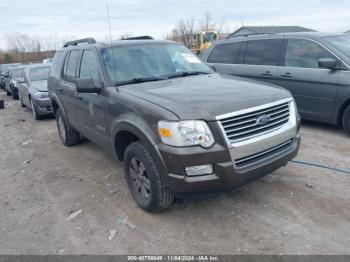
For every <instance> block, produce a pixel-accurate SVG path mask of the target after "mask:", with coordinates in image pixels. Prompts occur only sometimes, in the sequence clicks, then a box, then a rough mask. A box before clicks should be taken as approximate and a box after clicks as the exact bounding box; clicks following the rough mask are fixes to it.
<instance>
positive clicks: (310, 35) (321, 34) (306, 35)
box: [213, 32, 342, 46]
mask: <svg viewBox="0 0 350 262" xmlns="http://www.w3.org/2000/svg"><path fill="white" fill-rule="evenodd" d="M339 35H342V34H334V33H325V32H294V33H280V34H256V35H250V36H249V37H247V36H236V37H231V38H226V39H222V40H218V41H215V42H214V43H213V46H215V45H219V44H224V43H232V42H240V41H247V40H260V39H283V38H288V37H295V38H306V39H313V40H316V41H317V40H319V39H320V38H325V37H332V36H339Z"/></svg>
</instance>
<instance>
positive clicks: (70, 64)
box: [64, 50, 79, 82]
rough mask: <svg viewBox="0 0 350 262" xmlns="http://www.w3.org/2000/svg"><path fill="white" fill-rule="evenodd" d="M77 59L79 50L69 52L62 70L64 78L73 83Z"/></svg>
mask: <svg viewBox="0 0 350 262" xmlns="http://www.w3.org/2000/svg"><path fill="white" fill-rule="evenodd" d="M78 59H79V50H75V51H71V52H70V54H69V57H68V61H67V63H66V65H65V69H64V72H65V73H64V78H65V79H66V80H67V81H70V82H73V81H74V80H75V78H76V69H77V65H78Z"/></svg>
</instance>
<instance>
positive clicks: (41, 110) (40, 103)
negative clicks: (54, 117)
mask: <svg viewBox="0 0 350 262" xmlns="http://www.w3.org/2000/svg"><path fill="white" fill-rule="evenodd" d="M34 105H35V108H36V113H37V114H38V115H42V116H43V115H51V114H52V108H51V103H50V99H49V98H42V99H39V98H35V99H34Z"/></svg>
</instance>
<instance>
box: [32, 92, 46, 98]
mask: <svg viewBox="0 0 350 262" xmlns="http://www.w3.org/2000/svg"><path fill="white" fill-rule="evenodd" d="M34 96H35V97H36V98H46V97H48V94H47V92H36V93H35V94H34Z"/></svg>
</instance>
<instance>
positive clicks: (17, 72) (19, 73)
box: [11, 68, 23, 78]
mask: <svg viewBox="0 0 350 262" xmlns="http://www.w3.org/2000/svg"><path fill="white" fill-rule="evenodd" d="M11 75H12V78H17V77H23V68H21V69H12V73H11Z"/></svg>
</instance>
